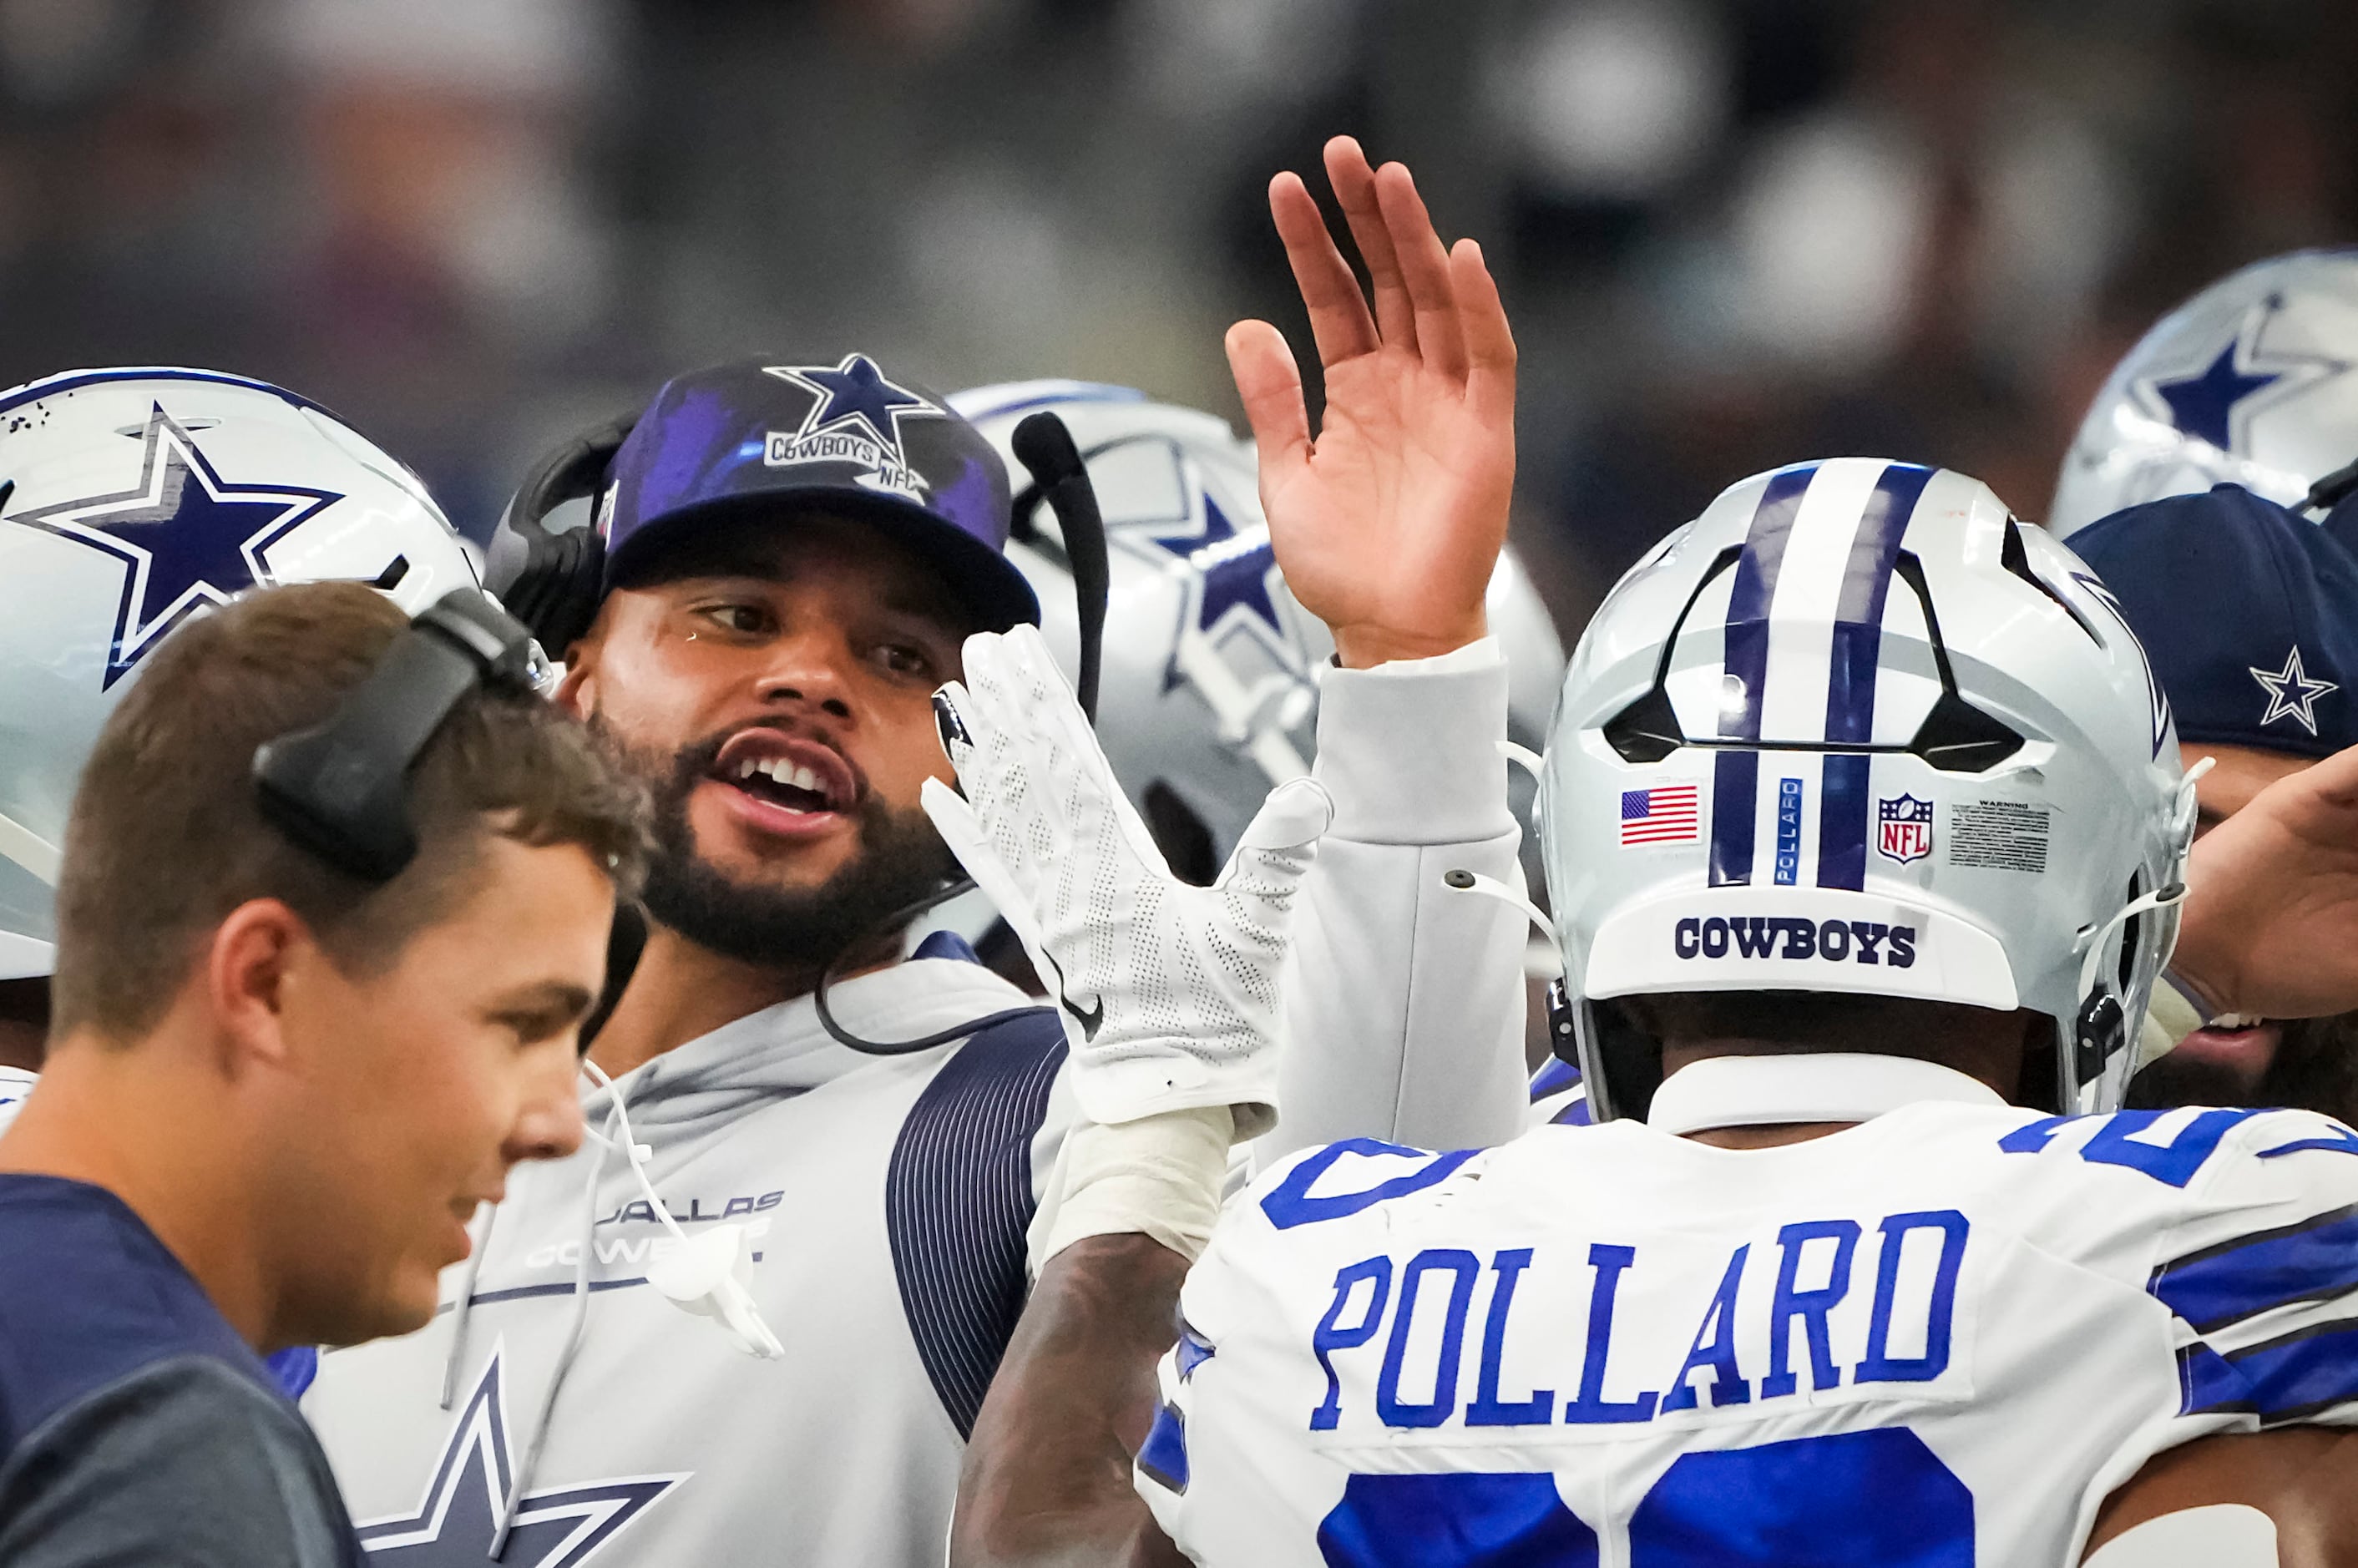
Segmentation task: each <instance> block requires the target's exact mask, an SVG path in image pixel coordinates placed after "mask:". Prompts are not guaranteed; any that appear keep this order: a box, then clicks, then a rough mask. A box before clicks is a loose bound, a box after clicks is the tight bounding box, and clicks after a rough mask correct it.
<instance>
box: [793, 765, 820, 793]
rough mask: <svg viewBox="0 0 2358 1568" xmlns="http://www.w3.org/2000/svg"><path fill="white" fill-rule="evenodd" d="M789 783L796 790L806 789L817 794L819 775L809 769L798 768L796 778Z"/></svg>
mask: <svg viewBox="0 0 2358 1568" xmlns="http://www.w3.org/2000/svg"><path fill="white" fill-rule="evenodd" d="M788 782H789V783H791V784H793V785H794V786H795V788H796V789H806V790H810V791H812V792H813V793H817V789H818V775H817V773H813V772H811V771H810V770H809V769H808V768H796V769H795V776H794V777H793V778H792V779H791V780H789V781H788Z"/></svg>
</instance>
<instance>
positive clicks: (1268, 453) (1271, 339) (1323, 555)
mask: <svg viewBox="0 0 2358 1568" xmlns="http://www.w3.org/2000/svg"><path fill="white" fill-rule="evenodd" d="M1326 171H1327V175H1328V178H1330V179H1332V181H1333V182H1334V187H1335V193H1336V199H1337V200H1339V201H1340V202H1341V203H1342V207H1343V212H1344V216H1345V217H1346V219H1347V221H1348V222H1349V223H1350V227H1351V232H1352V236H1353V238H1354V240H1355V241H1356V242H1357V245H1358V249H1359V254H1360V257H1361V259H1362V260H1363V261H1364V262H1365V263H1366V265H1367V268H1368V278H1369V281H1370V282H1371V283H1372V285H1373V293H1374V308H1373V310H1372V311H1370V309H1369V305H1368V298H1367V297H1366V296H1364V295H1363V294H1362V293H1361V292H1360V289H1359V285H1358V281H1357V279H1356V278H1355V277H1353V276H1352V274H1351V269H1350V265H1349V264H1348V263H1347V262H1346V261H1345V260H1344V259H1343V255H1342V253H1341V252H1340V251H1339V250H1337V249H1336V245H1335V242H1334V240H1333V238H1332V237H1331V236H1330V235H1329V234H1328V233H1327V232H1326V225H1325V220H1324V219H1323V218H1321V216H1320V215H1319V211H1318V205H1317V202H1316V201H1315V200H1313V199H1312V197H1311V194H1310V191H1309V189H1308V188H1307V187H1305V186H1304V185H1303V183H1302V180H1301V178H1299V177H1298V176H1295V175H1293V174H1282V175H1279V176H1278V177H1277V178H1276V179H1274V180H1272V181H1271V184H1270V211H1271V214H1272V215H1273V216H1274V217H1275V219H1276V221H1277V229H1278V233H1279V235H1280V236H1281V237H1282V239H1283V240H1284V242H1285V250H1286V256H1287V259H1288V260H1289V261H1290V262H1291V263H1292V264H1293V276H1294V280H1295V282H1296V283H1297V284H1299V285H1300V287H1301V289H1302V298H1303V304H1304V306H1306V307H1307V308H1308V309H1309V313H1310V329H1311V335H1312V337H1313V339H1314V341H1315V342H1316V344H1317V348H1318V358H1319V362H1320V363H1321V364H1322V365H1323V366H1324V367H1325V381H1326V408H1325V418H1324V420H1323V421H1322V427H1321V428H1320V429H1319V431H1318V432H1317V435H1316V437H1315V438H1313V437H1312V434H1311V431H1310V422H1309V415H1308V412H1307V409H1306V407H1305V406H1304V404H1303V395H1302V373H1301V370H1300V368H1299V367H1298V366H1297V365H1296V363H1295V362H1294V359H1293V351H1292V350H1291V349H1289V348H1288V347H1287V346H1286V342H1285V339H1284V336H1283V334H1282V333H1281V332H1279V331H1278V330H1277V329H1276V328H1275V327H1272V326H1271V325H1270V324H1269V323H1268V322H1265V321H1241V322H1238V324H1237V325H1236V326H1235V327H1233V328H1231V329H1229V331H1228V363H1229V367H1230V368H1231V369H1232V370H1233V371H1234V372H1235V374H1236V379H1237V390H1238V394H1239V395H1241V396H1242V398H1243V400H1244V406H1245V416H1246V417H1247V418H1248V419H1249V421H1250V422H1251V424H1252V428H1253V435H1254V438H1256V439H1257V440H1258V442H1259V443H1260V492H1261V505H1262V508H1263V510H1264V511H1266V512H1267V514H1268V515H1269V530H1270V540H1271V545H1272V546H1274V548H1275V551H1276V555H1277V562H1278V566H1279V568H1280V569H1282V571H1283V572H1284V574H1285V580H1286V586H1287V587H1288V588H1290V589H1292V590H1293V594H1294V597H1295V598H1297V599H1298V600H1301V601H1302V605H1303V608H1304V609H1306V610H1308V611H1310V612H1311V613H1312V614H1314V615H1315V616H1317V617H1318V618H1319V619H1320V620H1321V621H1324V622H1326V624H1327V626H1328V627H1330V628H1331V629H1332V630H1333V632H1334V633H1335V644H1336V652H1337V654H1339V655H1340V656H1341V658H1342V661H1343V663H1344V664H1346V665H1353V666H1365V665H1374V664H1380V663H1382V662H1383V661H1385V660H1387V659H1399V658H1417V657H1423V656H1427V655H1430V654H1440V653H1445V652H1447V651H1448V650H1450V649H1452V648H1455V647H1460V646H1463V645H1464V644H1465V643H1469V642H1472V641H1473V640H1475V639H1476V638H1477V637H1479V636H1481V635H1482V634H1483V630H1484V623H1483V618H1482V599H1483V593H1484V590H1485V589H1487V586H1488V584H1489V581H1490V573H1491V570H1492V568H1493V567H1494V566H1495V565H1496V564H1497V561H1498V549H1499V546H1501V545H1502V544H1504V542H1505V540H1506V536H1507V513H1508V503H1509V497H1510V495H1511V493H1512V492H1513V489H1514V480H1515V433H1514V406H1515V342H1514V338H1513V335H1512V334H1511V333H1510V332H1509V330H1508V327H1507V315H1506V310H1505V308H1504V307H1503V306H1501V305H1500V303H1499V300H1498V286H1497V284H1496V283H1494V282H1493V281H1492V279H1491V277H1490V274H1489V270H1488V269H1487V267H1486V266H1485V265H1484V264H1483V260H1482V252H1481V248H1480V247H1479V246H1477V245H1476V244H1475V243H1474V242H1473V241H1471V240H1460V241H1459V242H1458V243H1457V245H1456V247H1455V249H1454V250H1450V249H1444V247H1443V245H1442V243H1441V237H1440V235H1439V234H1438V233H1436V232H1434V230H1433V221H1432V219H1431V218H1430V217H1429V216H1428V215H1427V214H1426V212H1425V208H1424V202H1423V200H1422V198H1420V197H1419V196H1418V195H1417V191H1416V184H1415V181H1414V180H1413V179H1412V178H1410V175H1409V171H1408V170H1407V169H1406V168H1403V167H1402V166H1401V165H1399V164H1396V163H1394V164H1386V165H1385V166H1384V167H1383V168H1380V169H1373V168H1369V167H1368V160H1367V156H1366V155H1365V154H1364V153H1362V152H1361V151H1360V149H1359V145H1358V144H1357V142H1355V141H1353V140H1352V139H1351V138H1349V137H1347V136H1337V137H1336V138H1335V139H1334V140H1333V141H1331V142H1329V143H1327V145H1326Z"/></svg>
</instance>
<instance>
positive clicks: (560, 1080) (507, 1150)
mask: <svg viewBox="0 0 2358 1568" xmlns="http://www.w3.org/2000/svg"><path fill="white" fill-rule="evenodd" d="M565 1044H567V1046H568V1049H566V1050H564V1051H563V1052H562V1061H561V1062H558V1061H557V1057H558V1056H559V1053H558V1052H555V1051H552V1052H549V1053H547V1054H548V1056H549V1057H550V1058H551V1063H552V1065H550V1066H549V1068H548V1069H547V1070H546V1071H542V1072H537V1073H535V1074H534V1075H533V1082H532V1087H531V1089H530V1091H529V1092H528V1093H527V1094H526V1095H525V1098H524V1103H523V1105H522V1106H520V1107H519V1108H517V1112H516V1119H515V1123H514V1126H512V1127H510V1128H509V1129H508V1136H507V1141H506V1143H505V1145H504V1146H503V1148H502V1150H501V1153H502V1154H503V1155H504V1156H505V1157H506V1159H507V1162H508V1164H509V1165H511V1166H514V1165H516V1164H520V1163H522V1162H524V1161H526V1160H562V1159H564V1158H565V1157H566V1156H567V1155H568V1154H571V1153H572V1152H574V1151H575V1150H577V1149H579V1148H580V1147H581V1125H582V1123H581V1100H580V1098H579V1096H578V1095H577V1094H576V1093H575V1091H574V1079H573V1074H574V1068H575V1059H574V1054H573V1052H572V1051H571V1049H570V1048H569V1045H570V1042H566V1043H565Z"/></svg>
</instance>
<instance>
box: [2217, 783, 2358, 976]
mask: <svg viewBox="0 0 2358 1568" xmlns="http://www.w3.org/2000/svg"><path fill="white" fill-rule="evenodd" d="M2186 881H2187V886H2188V888H2189V889H2190V892H2189V893H2188V895H2187V900H2186V910H2185V917H2184V922H2183V925H2181V926H2180V932H2179V939H2178V952H2177V954H2176V956H2175V957H2173V958H2172V959H2171V968H2173V969H2175V970H2176V971H2178V973H2179V974H2180V975H2181V976H2182V977H2184V978H2185V979H2190V980H2191V981H2193V982H2194V984H2195V985H2196V987H2197V988H2198V989H2201V991H2202V993H2203V994H2204V996H2205V997H2206V998H2208V999H2209V1000H2210V1001H2211V1002H2212V1005H2213V1006H2214V1007H2216V1008H2219V1009H2222V1010H2226V1011H2238V1012H2256V1013H2264V1014H2266V1015H2267V1016H2269V1017H2271V1018H2310V1017H2318V1016H2320V1015H2323V1014H2326V1013H2335V1012H2350V1011H2358V746H2353V747H2352V748H2351V749H2349V750H2348V751H2344V752H2335V753H2334V754H2333V755H2332V756H2331V757H2328V758H2326V759H2325V760H2324V761H2323V762H2319V763H2317V764H2316V765H2315V766H2314V767H2309V768H2304V769H2302V770H2301V771H2300V772H2299V773H2293V774H2290V775H2289V776H2288V777H2285V778H2281V779H2278V780H2277V782H2276V783H2274V784H2270V785H2269V786H2268V787H2267V788H2266V789H2264V790H2262V791H2261V792H2260V793H2259V794H2258V795H2254V796H2253V797H2252V799H2251V802H2250V804H2249V805H2247V806H2244V808H2243V809H2242V810H2241V811H2238V812H2236V813H2235V814H2234V816H2230V817H2229V818H2227V820H2226V821H2224V822H2223V823H2221V824H2220V825H2219V826H2218V827H2214V828H2212V830H2211V831H2210V832H2209V833H2207V834H2205V835H2204V836H2203V838H2202V840H2201V842H2200V843H2198V844H2196V845H2195V846H2194V858H2193V861H2192V863H2191V864H2190V866H2189V867H2188V869H2187V878H2186Z"/></svg>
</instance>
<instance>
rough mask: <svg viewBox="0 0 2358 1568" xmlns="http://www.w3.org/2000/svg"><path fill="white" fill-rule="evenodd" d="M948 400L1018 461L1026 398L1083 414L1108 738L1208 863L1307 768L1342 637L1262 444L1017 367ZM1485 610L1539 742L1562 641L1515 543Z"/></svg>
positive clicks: (1142, 803) (1179, 863)
mask: <svg viewBox="0 0 2358 1568" xmlns="http://www.w3.org/2000/svg"><path fill="white" fill-rule="evenodd" d="M949 401H950V405H951V406H952V407H954V408H956V409H957V411H958V412H959V413H961V414H963V415H965V416H967V417H968V418H969V419H971V420H973V421H974V422H975V424H976V425H977V427H979V428H980V429H981V430H982V432H983V434H984V435H985V436H986V437H988V438H990V441H991V443H992V444H993V445H994V446H996V447H997V448H998V449H1000V451H1001V454H1002V456H1004V457H1005V458H1006V460H1008V462H1009V463H1010V465H1011V471H1015V472H1021V471H1022V470H1021V469H1020V467H1016V466H1015V465H1014V459H1013V455H1012V452H1013V448H1012V443H1013V439H1014V434H1015V427H1016V426H1017V425H1019V424H1021V423H1022V421H1023V419H1024V418H1025V416H1029V415H1031V414H1034V413H1037V412H1039V411H1040V410H1042V409H1047V410H1049V411H1051V412H1053V413H1055V415H1056V416H1058V417H1059V418H1061V419H1063V420H1064V421H1065V426H1066V427H1067V428H1068V429H1070V430H1071V432H1072V435H1073V440H1074V443H1075V444H1076V446H1077V447H1078V448H1079V449H1080V452H1081V455H1082V457H1083V458H1084V459H1085V460H1087V464H1088V470H1089V481H1090V483H1091V485H1092V487H1093V488H1094V489H1095V490H1096V492H1097V496H1098V508H1099V510H1100V511H1101V512H1102V514H1104V518H1105V524H1106V535H1107V543H1108V546H1109V550H1108V556H1109V566H1110V568H1111V577H1112V582H1111V588H1110V592H1109V596H1108V605H1107V613H1106V633H1105V672H1104V676H1103V695H1102V697H1101V699H1100V701H1099V703H1098V719H1097V727H1098V738H1099V739H1100V740H1101V741H1103V742H1104V745H1105V749H1106V755H1107V756H1108V757H1109V759H1111V761H1112V762H1113V765H1114V770H1115V772H1116V773H1117V775H1118V776H1119V777H1120V779H1121V781H1122V786H1123V788H1124V789H1126V790H1128V791H1129V792H1130V796H1131V799H1132V801H1133V802H1134V803H1135V804H1136V805H1137V806H1138V808H1139V810H1140V813H1141V815H1142V816H1144V817H1145V818H1146V820H1147V822H1148V824H1149V825H1150V826H1151V827H1152V828H1153V830H1154V833H1155V837H1156V839H1157V841H1158V843H1159V844H1160V845H1161V847H1162V849H1163V853H1164V854H1165V855H1166V856H1167V857H1168V858H1169V859H1170V860H1171V862H1172V864H1173V866H1174V869H1175V870H1177V871H1179V872H1180V874H1181V875H1183V876H1189V877H1192V878H1195V880H1198V881H1209V880H1210V878H1211V877H1212V875H1213V874H1214V873H1215V872H1216V871H1217V870H1218V869H1219V867H1220V866H1221V865H1223V864H1224V863H1225V862H1226V861H1227V860H1228V854H1229V852H1230V851H1231V850H1233V849H1235V848H1236V841H1237V836H1238V834H1239V833H1241V832H1242V831H1243V830H1244V827H1245V824H1246V823H1248V822H1249V821H1251V820H1252V816H1253V814H1254V813H1255V812H1256V811H1258V810H1260V805H1261V802H1262V800H1263V799H1264V798H1265V797H1266V796H1267V795H1268V794H1269V791H1270V789H1271V786H1272V785H1274V784H1281V783H1282V782H1284V781H1285V780H1287V779H1290V778H1297V777H1300V776H1301V775H1302V774H1303V773H1307V772H1308V771H1309V766H1310V762H1311V760H1312V758H1313V755H1314V749H1315V742H1316V735H1315V727H1316V715H1317V687H1316V685H1315V682H1314V671H1315V670H1316V669H1317V668H1318V666H1320V665H1324V664H1325V662H1326V661H1327V659H1328V657H1329V656H1330V655H1332V654H1333V653H1334V651H1335V644H1334V640H1333V638H1332V637H1330V636H1329V635H1328V634H1327V632H1326V628H1325V626H1323V625H1322V624H1320V623H1319V622H1318V620H1317V618H1316V617H1314V616H1312V615H1310V614H1307V613H1305V612H1304V611H1303V609H1302V607H1301V606H1300V605H1298V604H1296V603H1295V602H1294V601H1293V596H1292V595H1291V594H1289V593H1288V592H1287V591H1286V589H1285V583H1284V580H1283V579H1282V577H1281V576H1280V575H1279V573H1278V570H1277V561H1276V557H1275V556H1274V554H1273V553H1272V552H1271V548H1270V540H1269V524H1268V522H1267V520H1266V519H1265V518H1264V517H1263V516H1262V514H1261V508H1260V464H1259V460H1258V458H1257V456H1256V454H1255V452H1254V449H1253V446H1252V443H1251V442H1249V441H1245V440H1239V439H1238V438H1237V435H1236V433H1235V432H1234V431H1233V430H1232V429H1230V427H1229V426H1228V421H1227V420H1225V419H1222V418H1220V417H1219V416H1217V415H1214V414H1208V413H1205V412H1203V411H1201V410H1198V409H1194V408H1184V407H1180V406H1175V405H1173V404H1168V403H1158V402H1155V401H1153V400H1152V399H1150V398H1149V397H1147V395H1145V394H1144V393H1142V392H1138V391H1135V390H1133V389H1131V388H1130V387H1126V386H1109V385H1105V384H1100V383H1096V382H1085V381H1061V380H1057V381H1029V382H1012V383H1008V384H1001V385H996V386H981V387H976V388H974V389H973V390H972V391H968V392H962V393H958V394H957V395H953V396H952V397H951V398H950V400H949ZM1015 510H1016V514H1017V516H1016V528H1015V535H1014V541H1013V542H1012V543H1011V544H1010V545H1009V546H1008V550H1007V554H1008V557H1009V559H1011V560H1012V561H1014V562H1015V563H1016V564H1017V565H1018V566H1019V567H1021V568H1022V570H1023V573H1024V575H1025V576H1026V577H1028V578H1029V579H1031V580H1032V584H1033V588H1034V589H1036V590H1037V592H1038V594H1039V598H1040V604H1041V626H1042V630H1043V632H1044V633H1045V634H1046V636H1047V639H1048V643H1049V645H1050V646H1051V647H1052V648H1054V649H1055V652H1056V656H1057V659H1058V661H1059V662H1060V663H1061V664H1062V665H1064V668H1065V673H1066V675H1067V676H1071V675H1072V674H1073V673H1074V671H1075V669H1076V666H1077V665H1078V662H1079V632H1078V626H1077V622H1076V613H1075V610H1074V603H1073V588H1072V574H1071V571H1070V569H1069V568H1068V567H1067V566H1066V564H1065V557H1064V553H1063V547H1062V545H1061V543H1060V542H1059V541H1058V540H1057V538H1056V537H1055V534H1054V533H1053V529H1054V527H1055V524H1054V520H1053V519H1051V518H1050V517H1049V516H1048V515H1047V510H1046V508H1045V507H1043V506H1040V505H1039V504H1038V497H1037V496H1036V495H1033V494H1028V493H1019V494H1018V495H1017V497H1016V505H1015ZM1487 610H1488V613H1489V620H1490V628H1491V633H1492V634H1493V635H1494V636H1496V637H1497V638H1498V640H1499V642H1500V643H1501V644H1502V645H1503V646H1504V648H1505V650H1506V655H1507V661H1508V677H1509V730H1510V732H1511V737H1512V739H1514V740H1516V741H1519V742H1520V743H1521V744H1524V745H1526V746H1531V747H1533V748H1536V747H1538V746H1539V745H1540V743H1541V741H1542V739H1543V738H1544V736H1545V733H1546V727H1547V716H1548V710H1549V706H1550V704H1551V703H1552V701H1553V699H1554V697H1555V688H1556V684H1557V682H1558V680H1559V678H1560V677H1561V676H1562V674H1563V643H1561V642H1560V641H1559V640H1558V639H1557V637H1556V633H1555V626H1554V622H1552V620H1551V619H1550V618H1549V615H1548V612H1547V608H1546V606H1545V605H1544V604H1543V603H1542V602H1541V600H1540V596H1539V593H1538V591H1537V590H1536V589H1533V588H1532V586H1531V579H1530V578H1529V577H1528V576H1527V575H1526V574H1525V573H1524V572H1523V570H1522V569H1521V567H1520V564H1519V563H1518V562H1516V561H1515V560H1514V558H1513V557H1512V556H1511V555H1509V556H1507V557H1502V558H1501V560H1500V561H1499V564H1498V571H1497V573H1496V574H1495V575H1494V576H1493V578H1492V579H1491V583H1490V589H1489V594H1488V604H1487ZM1517 784H1518V787H1520V779H1518V780H1517Z"/></svg>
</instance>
